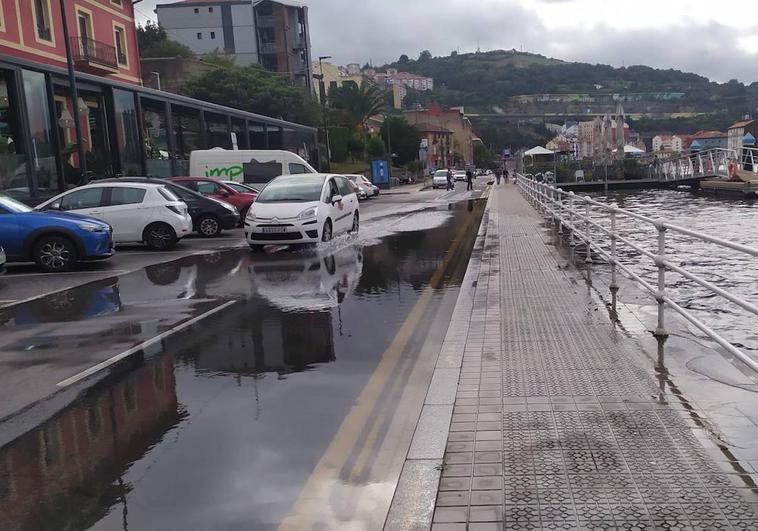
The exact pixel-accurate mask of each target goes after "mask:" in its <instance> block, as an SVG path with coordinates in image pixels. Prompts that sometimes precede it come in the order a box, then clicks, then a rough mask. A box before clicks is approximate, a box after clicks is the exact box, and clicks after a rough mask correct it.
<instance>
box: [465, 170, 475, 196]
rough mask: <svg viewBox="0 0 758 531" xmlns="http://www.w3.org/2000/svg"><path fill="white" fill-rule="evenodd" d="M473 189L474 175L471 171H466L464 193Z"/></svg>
mask: <svg viewBox="0 0 758 531" xmlns="http://www.w3.org/2000/svg"><path fill="white" fill-rule="evenodd" d="M473 189H474V174H473V172H472V171H471V170H466V191H468V190H473Z"/></svg>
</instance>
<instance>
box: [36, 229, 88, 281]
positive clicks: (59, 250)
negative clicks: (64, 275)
mask: <svg viewBox="0 0 758 531" xmlns="http://www.w3.org/2000/svg"><path fill="white" fill-rule="evenodd" d="M32 252H33V258H34V261H35V262H37V266H39V268H40V269H41V270H42V271H44V272H46V273H59V272H62V271H71V269H72V268H73V267H74V264H76V260H77V253H76V246H75V245H74V242H72V241H71V240H70V239H68V238H66V237H65V236H43V237H42V238H40V239H39V240H37V243H35V244H34V249H33V251H32Z"/></svg>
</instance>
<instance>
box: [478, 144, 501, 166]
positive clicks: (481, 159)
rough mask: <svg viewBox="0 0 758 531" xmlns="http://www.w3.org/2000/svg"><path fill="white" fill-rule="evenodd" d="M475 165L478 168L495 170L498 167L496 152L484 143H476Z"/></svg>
mask: <svg viewBox="0 0 758 531" xmlns="http://www.w3.org/2000/svg"><path fill="white" fill-rule="evenodd" d="M474 165H475V166H476V167H477V168H487V169H490V170H494V169H495V168H496V167H497V164H496V163H495V154H494V153H493V152H492V151H490V150H489V149H488V148H487V146H485V145H484V144H479V143H476V144H474Z"/></svg>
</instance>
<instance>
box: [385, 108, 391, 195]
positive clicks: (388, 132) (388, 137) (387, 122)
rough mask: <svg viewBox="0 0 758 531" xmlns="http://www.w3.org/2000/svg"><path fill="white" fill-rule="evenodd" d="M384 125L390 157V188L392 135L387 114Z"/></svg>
mask: <svg viewBox="0 0 758 531" xmlns="http://www.w3.org/2000/svg"><path fill="white" fill-rule="evenodd" d="M384 123H385V124H387V151H389V155H390V164H389V178H390V186H392V135H391V134H390V117H389V115H387V114H385V115H384Z"/></svg>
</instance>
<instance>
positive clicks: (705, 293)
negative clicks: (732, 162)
mask: <svg viewBox="0 0 758 531" xmlns="http://www.w3.org/2000/svg"><path fill="white" fill-rule="evenodd" d="M591 196H592V197H593V198H594V199H596V200H599V201H607V202H616V203H617V204H618V206H619V207H621V208H623V209H627V210H630V211H633V212H635V213H638V214H642V215H645V216H648V217H651V218H653V219H665V220H666V221H668V222H670V223H673V224H676V225H679V226H682V227H686V228H688V229H691V230H696V231H700V232H704V233H707V234H709V235H712V236H716V237H719V238H723V239H727V240H731V241H734V242H738V243H742V244H744V245H749V246H752V247H756V248H758V227H757V226H756V222H757V221H758V203H756V202H755V201H754V200H752V201H750V200H744V199H728V198H715V197H711V196H706V195H699V194H694V193H692V192H690V191H688V190H625V191H616V192H610V193H609V194H608V196H605V194H603V193H595V194H591ZM593 215H594V213H593ZM597 220H598V221H599V222H601V224H602V225H604V226H609V220H608V217H607V216H600V215H598V217H597ZM617 227H618V229H619V233H620V234H622V235H623V236H625V237H626V238H628V239H629V240H631V241H633V242H635V243H637V244H638V245H640V246H641V247H643V248H644V249H646V250H648V251H650V252H653V253H655V252H656V249H657V231H656V229H655V228H654V227H653V226H652V225H649V224H645V223H642V222H640V221H637V220H634V219H631V218H627V217H624V216H619V218H618V221H617ZM598 232H599V231H598ZM596 237H599V236H597V235H596V236H593V238H596ZM666 239H667V247H666V253H667V259H668V260H670V261H672V262H673V263H675V264H678V265H679V266H680V267H682V268H684V269H686V270H687V271H689V272H690V273H693V274H696V275H698V276H699V277H701V278H703V279H705V280H708V281H709V282H712V283H714V284H716V285H717V286H718V287H720V288H722V289H725V290H727V291H729V292H731V293H734V294H737V295H739V296H741V297H742V298H744V299H747V300H748V301H749V302H751V303H753V304H756V305H758V282H756V281H757V280H758V269H756V266H758V258H753V257H750V256H748V255H745V254H743V253H739V252H735V251H730V250H727V249H724V248H722V247H720V246H717V245H714V244H711V243H707V242H703V241H701V240H697V239H694V238H691V237H687V236H683V235H680V234H677V233H675V232H674V231H667V233H666ZM605 240H606V241H607V237H606V238H605ZM605 247H606V248H607V246H605ZM618 251H619V255H620V258H621V259H622V260H623V261H624V263H626V264H631V265H632V268H633V270H635V271H636V272H637V273H638V274H642V276H643V277H644V278H645V279H646V280H647V281H648V282H649V283H650V284H652V285H656V281H657V269H656V267H655V265H654V264H653V262H652V260H650V259H649V258H647V257H645V256H642V255H641V254H640V253H638V252H636V251H634V250H633V249H631V248H629V247H628V246H625V245H623V244H619V248H618ZM601 267H602V266H601ZM666 289H667V292H668V294H669V295H671V296H672V298H673V299H674V300H675V301H677V302H679V304H680V305H682V306H683V307H685V308H687V309H689V310H691V311H692V312H693V313H695V315H697V317H698V318H699V319H701V320H702V321H703V322H705V323H706V324H708V325H709V326H711V327H712V328H713V329H714V330H716V331H717V332H718V333H720V334H721V335H723V336H724V337H725V338H726V339H728V340H729V341H730V342H732V343H733V344H735V345H736V346H738V347H741V348H742V349H743V350H744V351H746V352H749V353H751V354H752V355H753V356H755V357H756V358H758V333H756V325H758V318H756V317H755V316H753V315H752V314H750V313H748V312H746V311H745V310H743V309H742V308H740V307H738V306H736V305H734V304H733V303H731V302H729V301H728V300H726V299H724V298H723V297H720V296H717V295H716V294H714V293H713V292H711V291H709V290H707V289H705V288H703V287H701V286H699V285H698V284H696V283H694V282H692V281H690V280H688V279H686V278H684V277H682V276H681V275H678V274H676V273H672V272H667V274H666ZM621 298H622V299H623V298H624V294H623V293H622V294H621ZM651 301H652V298H651ZM698 335H700V334H699V332H698Z"/></svg>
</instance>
